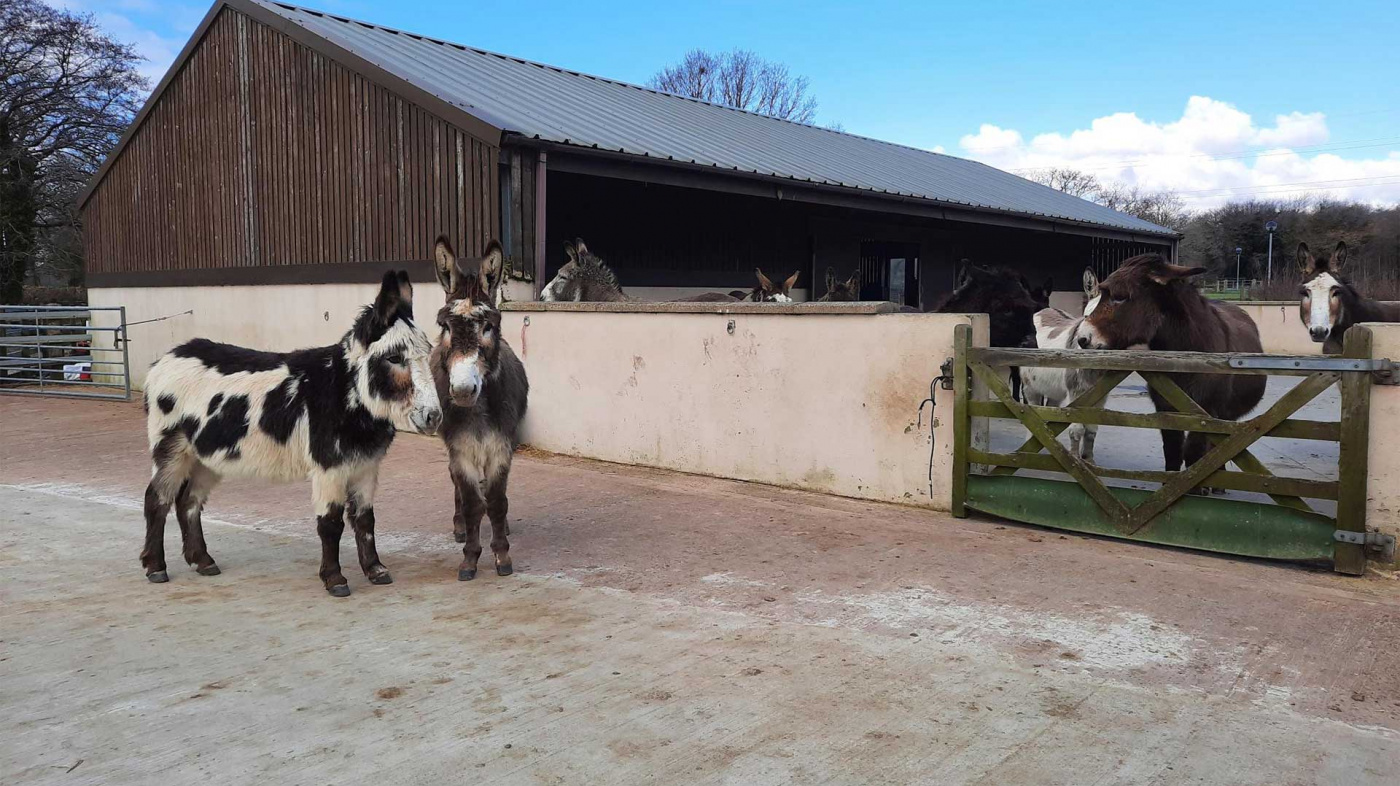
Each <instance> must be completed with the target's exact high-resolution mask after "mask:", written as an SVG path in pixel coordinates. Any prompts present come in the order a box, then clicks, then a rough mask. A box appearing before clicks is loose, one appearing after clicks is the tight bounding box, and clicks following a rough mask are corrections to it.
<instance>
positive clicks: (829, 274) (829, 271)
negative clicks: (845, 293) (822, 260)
mask: <svg viewBox="0 0 1400 786" xmlns="http://www.w3.org/2000/svg"><path fill="white" fill-rule="evenodd" d="M835 287H836V268H834V267H831V266H830V265H827V268H826V291H827V292H830V291H831V290H832V289H834V288H835Z"/></svg>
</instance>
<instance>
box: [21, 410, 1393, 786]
mask: <svg viewBox="0 0 1400 786" xmlns="http://www.w3.org/2000/svg"><path fill="white" fill-rule="evenodd" d="M0 424H3V426H2V427H0V783H4V784H7V785H8V784H49V783H52V784H126V783H156V782H159V783H168V784H180V783H190V782H195V781H196V780H208V781H210V782H217V783H236V784H241V783H250V784H251V783H259V784H262V783H279V784H280V783H288V784H301V783H328V782H339V783H365V782H375V783H395V784H397V783H406V784H416V783H422V784H428V783H432V784H439V783H455V782H462V781H467V780H478V779H482V780H487V781H490V782H495V783H509V784H514V783H525V784H534V783H582V784H614V783H615V784H631V783H660V784H672V783H712V784H713V783H733V784H776V783H803V784H807V783H812V784H816V783H830V784H864V783H888V784H909V783H931V784H974V783H976V784H1183V783H1193V784H1195V783H1199V784H1270V785H1271V786H1283V785H1286V784H1394V783H1396V782H1397V780H1400V582H1397V581H1396V580H1395V579H1394V577H1391V576H1388V575H1383V574H1378V573H1375V572H1373V573H1372V574H1371V575H1369V576H1366V577H1363V578H1345V577H1340V576H1336V575H1334V574H1332V573H1330V572H1329V571H1326V570H1323V569H1319V568H1316V567H1303V566H1295V565H1286V564H1273V563H1264V562H1254V561H1245V560H1237V559H1228V558H1223V557H1219V556H1212V555H1205V554H1198V553H1192V552H1187V551H1180V550H1170V549H1160V548H1151V547H1146V546H1140V545H1135V544H1128V543H1121V542H1115V541H1111V540H1104V539H1096V538H1087V537H1080V536H1076V535H1069V534H1061V533H1057V532H1054V531H1050V530H1043V529H1037V528H1032V527H1022V526H1018V525H1012V524H1006V523H1002V522H996V521H990V520H976V519H972V520H956V519H952V518H950V517H947V516H945V515H941V514H937V513H930V512H927V511H922V510H917V509H912V508H903V507H898V506H890V505H878V504H871V503H866V502H858V501H853V500H847V499H841V498H834V497H824V496H820V495H815V494H808V493H800V492H792V491H786V490H781V489H775V488H770V487H764V486H756V485H752V484H744V483H736V482H730V481H724V480H716V479H709V478H699V477H693V476H685V475H678V474H673V473H666V472H658V471H652V470H645V469H637V468H631V467H622V466H616V465H607V464H599V463H595V462H587V461H580V460H574V459H568V458H563V457H556V456H548V455H539V454H534V453H529V452H526V453H522V454H521V455H520V456H518V457H517V463H516V467H515V472H514V475H513V477H512V487H511V516H510V518H511V530H512V533H511V545H512V555H513V556H514V558H515V566H516V571H517V573H516V575H513V576H509V577H504V578H502V577H497V576H496V575H495V574H494V573H493V572H492V571H490V569H489V560H490V550H489V548H488V549H487V550H486V553H485V554H484V556H483V567H484V568H485V570H483V571H482V572H481V574H480V577H479V578H477V579H476V580H475V581H473V582H466V583H462V582H458V581H456V578H455V577H456V566H457V562H458V561H459V560H460V557H461V552H460V548H461V547H460V546H459V545H458V544H456V543H454V542H453V541H452V536H451V501H452V494H451V489H450V487H449V485H448V483H447V473H446V468H445V456H444V451H443V450H442V448H441V446H440V445H439V444H438V443H436V442H434V441H432V440H428V439H425V438H418V437H401V438H400V440H399V441H398V442H397V443H396V444H395V446H394V447H393V449H392V450H391V451H390V455H389V458H388V460H387V461H386V463H385V466H384V472H383V475H382V478H381V485H380V494H379V498H378V500H377V503H376V511H377V513H378V537H377V539H378V541H379V546H380V553H381V555H382V556H383V557H384V561H385V563H386V564H387V565H388V566H389V568H390V569H391V570H392V571H393V576H394V584H392V585H389V586H372V585H370V584H369V583H368V582H367V581H365V579H364V578H363V576H362V575H361V574H360V573H359V572H358V570H357V569H356V570H353V571H352V567H353V566H354V558H353V542H352V541H351V539H349V538H347V539H346V540H345V542H344V543H343V544H342V560H343V562H344V563H345V565H346V575H347V576H348V577H349V578H350V584H351V588H352V590H353V594H352V595H351V597H349V598H347V599H334V598H330V597H328V596H327V595H326V593H325V592H324V590H323V589H322V588H321V585H320V582H319V581H318V580H317V578H316V575H315V574H316V567H317V562H318V559H319V546H318V543H317V540H316V537H315V524H314V521H313V519H312V517H311V515H310V494H309V489H308V486H307V484H304V483H302V484H293V485H288V486H270V485H264V484H258V483H244V482H229V483H227V484H225V485H223V486H221V487H219V488H218V489H216V490H215V492H214V495H213V497H212V498H211V500H210V505H209V507H208V509H207V510H206V516H205V530H206V534H207V536H208V539H209V544H210V550H211V553H212V554H213V556H214V557H215V558H216V559H217V560H218V562H219V564H220V566H221V567H222V568H223V574H222V575H219V576H214V577H201V576H198V575H196V574H195V573H194V571H193V570H191V569H189V568H187V567H185V566H183V565H180V564H178V562H179V546H178V527H176V526H175V524H174V522H173V520H172V521H171V523H170V524H169V525H168V526H167V555H168V558H169V559H170V571H171V581H170V583H168V584H164V585H153V584H149V583H148V582H147V581H146V580H145V579H144V577H143V575H142V571H141V569H140V566H139V564H138V563H137V553H138V551H139V550H140V547H141V539H142V532H143V528H144V525H143V522H142V517H141V512H140V500H141V494H142V491H143V489H144V483H145V480H146V478H147V477H148V472H149V470H148V465H147V458H146V454H145V446H144V444H143V443H144V425H143V419H142V414H141V410H140V406H139V404H134V403H132V404H128V403H111V402H79V401H59V400H51V399H38V398H18V397H3V398H0Z"/></svg>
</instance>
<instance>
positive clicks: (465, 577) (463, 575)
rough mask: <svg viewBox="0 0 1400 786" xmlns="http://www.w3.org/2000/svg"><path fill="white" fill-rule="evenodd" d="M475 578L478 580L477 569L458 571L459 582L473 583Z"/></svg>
mask: <svg viewBox="0 0 1400 786" xmlns="http://www.w3.org/2000/svg"><path fill="white" fill-rule="evenodd" d="M474 578H476V568H471V569H467V568H461V569H460V570H458V571H457V580H458V581H471V580H472V579H474Z"/></svg>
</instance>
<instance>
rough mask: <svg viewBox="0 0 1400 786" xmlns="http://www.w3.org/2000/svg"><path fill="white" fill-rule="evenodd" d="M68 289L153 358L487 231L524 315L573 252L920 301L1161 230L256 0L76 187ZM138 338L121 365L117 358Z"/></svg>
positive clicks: (198, 34) (1109, 252) (643, 272)
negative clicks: (83, 282)
mask: <svg viewBox="0 0 1400 786" xmlns="http://www.w3.org/2000/svg"><path fill="white" fill-rule="evenodd" d="M82 214H83V221H84V226H85V244H86V258H87V266H88V267H87V270H88V284H89V293H90V295H89V299H90V302H91V303H92V304H93V305H122V306H126V307H127V309H128V315H129V318H130V319H131V320H133V321H142V320H147V319H156V318H160V317H166V316H171V315H177V314H182V313H184V312H187V311H190V312H193V314H192V315H189V316H190V319H188V320H186V323H185V325H186V326H185V327H184V328H181V327H180V322H179V321H178V320H173V321H172V322H173V323H172V324H170V325H168V331H166V332H165V333H162V332H161V331H160V330H156V329H152V330H151V331H148V332H147V334H145V335H146V338H145V339H144V342H143V341H142V339H141V336H140V335H138V336H137V337H136V338H133V342H135V343H138V344H139V343H144V344H145V346H144V347H138V346H133V350H134V351H135V353H136V354H135V355H134V358H137V359H139V358H142V357H145V356H148V355H152V353H153V352H155V351H158V350H161V349H163V348H164V347H163V346H161V344H163V343H164V344H166V346H168V343H169V342H173V341H175V340H177V339H179V338H182V337H183V336H184V335H188V334H189V333H190V331H191V329H192V325H194V324H198V326H199V328H200V329H201V330H202V331H204V332H206V333H207V332H209V330H211V329H213V328H211V327H209V326H212V325H216V324H219V323H220V321H221V320H222V321H223V322H224V323H227V325H228V326H229V327H228V331H226V332H225V333H224V334H223V335H222V337H223V338H225V339H227V340H236V341H245V342H248V343H255V344H262V345H265V346H270V347H279V348H282V347H291V346H297V345H304V344H306V343H308V342H310V341H319V340H331V339H333V338H334V337H335V334H336V332H337V331H339V330H342V329H343V326H344V324H345V321H346V319H348V316H347V315H348V313H349V311H350V310H351V309H353V308H354V306H355V305H356V304H358V303H361V302H363V300H364V299H365V297H366V296H365V294H364V292H365V284H366V283H367V282H371V281H373V280H375V279H376V278H377V277H378V276H379V275H380V274H381V273H382V271H383V269H384V268H385V267H386V266H387V265H395V266H400V267H405V268H407V269H409V270H410V271H411V273H412V275H413V277H414V280H416V281H421V282H431V281H432V280H433V279H432V275H431V271H430V267H429V262H428V260H429V258H430V245H431V242H432V239H433V238H434V236H435V235H437V234H438V233H440V232H445V233H446V234H447V235H448V236H449V237H451V239H452V240H453V241H454V243H455V244H456V245H457V247H458V248H459V249H461V250H462V251H463V253H469V252H473V251H475V250H478V249H480V248H482V247H483V246H484V244H485V243H486V242H487V240H489V239H491V238H495V239H499V240H500V241H501V242H502V244H503V245H504V247H505V249H506V252H507V256H508V270H509V275H510V288H509V293H510V295H509V296H510V297H511V298H513V299H516V300H526V299H530V298H532V297H533V296H534V294H535V292H536V291H537V289H538V287H539V286H540V285H541V284H542V283H543V282H545V281H547V280H548V278H549V277H550V276H551V275H552V274H553V273H554V271H555V270H557V268H558V266H559V265H560V264H562V263H563V262H564V261H565V260H564V255H563V252H562V246H563V244H564V242H565V241H566V240H568V239H571V238H574V237H582V238H584V239H585V240H587V242H588V244H589V246H590V248H591V249H593V250H594V251H595V252H597V253H598V254H599V255H600V256H602V257H603V258H604V259H606V260H607V261H608V262H609V264H610V265H611V266H612V267H613V268H614V269H615V270H616V271H617V273H618V275H619V278H620V279H621V280H622V282H623V284H624V285H625V286H626V288H627V291H628V292H629V293H630V294H632V295H634V296H639V297H641V298H643V299H660V298H664V297H669V296H677V295H684V294H688V293H691V292H696V291H705V290H714V289H721V290H728V289H735V288H747V287H749V286H752V284H753V280H754V276H753V270H754V268H756V267H761V268H763V269H764V270H765V271H768V272H770V273H771V274H774V275H781V276H783V277H786V276H787V275H790V274H791V272H793V271H797V272H798V273H799V277H798V284H797V292H796V297H797V299H807V298H815V297H819V296H820V295H821V294H823V292H824V290H825V276H824V274H825V271H826V270H827V268H828V267H830V268H834V269H835V270H836V271H837V272H838V274H840V275H841V276H842V277H843V278H844V277H845V276H847V275H849V274H850V273H852V272H854V271H855V270H856V269H860V270H861V272H862V281H863V288H864V289H863V292H862V296H863V299H867V300H890V301H895V302H899V303H902V304H906V305H910V306H914V307H916V308H928V307H929V306H930V304H932V303H934V302H935V300H936V299H937V298H938V296H939V295H940V294H941V293H942V292H945V291H947V290H948V289H949V288H951V286H952V284H953V281H954V278H955V266H956V264H957V262H958V260H961V259H963V258H971V259H973V260H974V261H976V262H979V263H998V264H1006V265H1012V266H1016V267H1020V268H1021V269H1023V270H1025V271H1026V272H1027V274H1028V275H1029V276H1031V277H1032V278H1037V279H1038V277H1043V276H1046V275H1053V276H1054V277H1055V279H1056V280H1057V281H1059V282H1060V283H1061V287H1060V288H1061V289H1069V290H1073V289H1075V288H1077V285H1078V284H1077V282H1078V279H1079V271H1080V270H1081V269H1082V268H1083V267H1084V266H1085V265H1086V264H1094V265H1097V266H1099V267H1101V268H1104V267H1111V266H1112V265H1113V264H1115V263H1116V262H1117V261H1120V260H1122V259H1124V258H1126V257H1127V256H1130V255H1132V254H1136V253H1141V252H1144V251H1148V250H1155V251H1162V252H1164V253H1168V254H1174V253H1175V245H1176V241H1177V236H1176V235H1175V234H1174V233H1173V232H1172V231H1170V230H1168V229H1165V228H1163V227H1160V226H1157V225H1154V224H1151V223H1148V222H1146V221H1143V220H1140V219H1138V218H1135V217H1132V216H1128V215H1124V214H1121V213H1118V212H1115V211H1113V210H1109V209H1107V208H1104V207H1101V206H1099V205H1095V204H1092V203H1090V202H1087V201H1085V200H1081V199H1078V198H1075V197H1072V196H1068V195H1066V194H1063V193H1060V192H1057V191H1054V190H1052V189H1049V188H1045V187H1042V186H1039V185H1036V184H1033V183H1030V182H1028V181H1026V180H1024V179H1022V178H1019V177H1016V176H1014V175H1011V174H1008V173H1006V172H1002V171H999V170H997V169H994V168H992V167H989V166H986V165H983V164H980V163H976V162H973V161H967V160H964V159H959V158H956V157H952V156H947V155H940V154H936V153H931V152H928V151H924V150H917V149H914V148H910V147H905V146H900V145H896V144H892V143H888V142H882V141H879V140H875V139H869V138H864V137H860V136H855V135H852V134H847V133H842V132H838V131H833V130H828V129H825V128H818V127H813V126H807V125H801V124H796V123H791V122H787V121H782V120H776V119H772V118H768V117H763V116H760V115H755V114H751V113H747V112H742V111H737V110H733V109H729V108H725V107H721V106H717V105H713V104H708V103H705V102H701V101H695V100H691V99H687V98H681V97H678V96H675V95H671V94H666V93H661V92H657V91H654V90H650V89H647V88H643V87H639V86H636V85H630V84H625V83H622V82H617V81H613V80H609V79H605V78H601V77H596V76H591V75H587V74H582V73H578V72H574V71H569V70H566V69H564V68H559V67H555V66H548V65H543V64H540V63H534V62H529V61H525V60H521V59H518V58H513V57H509V56H506V55H501V54H495V53H492V52H486V51H483V50H479V49H473V48H471V47H469V46H464V45H460V44H454V43H449V42H446V41H441V40H438V39H434V38H431V37H428V36H423V35H417V34H412V33H406V32H401V31H397V30H391V29H387V28H384V27H379V26H376V25H373V24H370V23H366V22H360V21H356V20H352V19H347V18H344V17H341V16H337V15H333V14H328V13H323V12H318V11H312V10H308V9H304V8H298V7H295V6H289V5H283V4H279V3H273V2H267V1H266V0H219V1H218V2H216V3H215V4H214V6H213V7H212V8H211V9H210V10H209V12H208V14H207V15H206V16H205V18H204V20H203V21H202V23H201V24H200V25H199V27H198V29H197V30H196V31H195V33H194V35H193V36H192V38H191V40H190V41H189V43H188V44H187V45H186V46H185V48H184V49H183V51H182V52H181V53H180V55H179V57H178V58H177V59H176V61H175V63H174V65H173V66H172V67H171V69H170V71H169V73H167V74H166V76H165V77H164V78H163V79H162V80H161V82H160V83H159V84H158V85H157V87H156V88H155V90H154V91H153V92H152V94H151V97H150V99H149V100H148V101H147V103H146V105H145V106H144V107H143V109H142V110H141V111H140V113H139V114H138V115H137V117H136V118H135V121H134V122H133V124H132V126H131V128H130V129H129V130H128V131H127V133H126V134H125V135H124V137H123V138H122V139H121V141H120V143H119V144H118V146H117V147H116V148H115V150H114V151H113V152H112V154H111V155H110V156H109V158H108V160H107V161H106V162H105V163H104V165H103V166H102V168H101V169H100V171H99V172H98V173H97V174H96V176H95V177H94V179H93V181H92V183H91V185H90V186H89V188H88V190H87V192H86V193H85V194H84V196H83V197H82ZM166 333H168V335H167V334H166ZM142 350H145V351H142Z"/></svg>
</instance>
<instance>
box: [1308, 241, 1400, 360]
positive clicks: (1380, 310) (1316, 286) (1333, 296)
mask: <svg viewBox="0 0 1400 786" xmlns="http://www.w3.org/2000/svg"><path fill="white" fill-rule="evenodd" d="M1346 263H1347V244H1346V243H1338V244H1337V248H1336V249H1334V250H1333V251H1332V256H1331V257H1323V258H1322V259H1318V258H1317V257H1315V256H1313V255H1312V252H1311V251H1309V250H1308V244H1307V243H1299V244H1298V267H1300V268H1302V270H1303V286H1302V287H1300V288H1299V290H1298V294H1299V296H1300V297H1301V298H1302V300H1300V301H1299V303H1298V316H1299V317H1301V318H1302V320H1303V324H1304V325H1307V327H1308V334H1309V335H1310V336H1312V340H1313V341H1316V342H1317V343H1319V344H1321V345H1322V351H1323V352H1324V353H1326V354H1328V355H1337V354H1340V353H1341V351H1342V337H1343V336H1345V335H1346V332H1347V328H1349V327H1351V326H1352V325H1355V324H1356V323H1358V322H1400V304H1395V303H1380V302H1377V301H1375V300H1367V299H1366V298H1365V297H1363V296H1362V295H1361V293H1360V292H1357V291H1356V287H1354V286H1352V284H1351V282H1350V281H1348V280H1346V279H1345V278H1343V277H1342V268H1344V267H1346Z"/></svg>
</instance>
